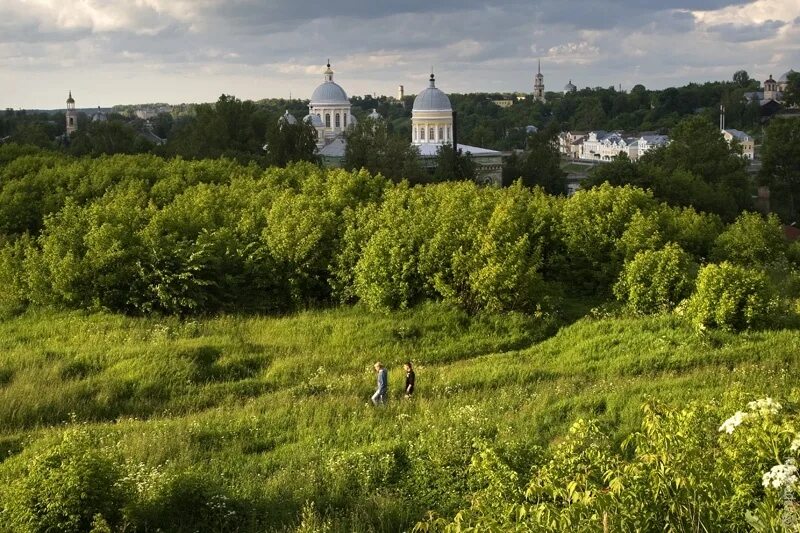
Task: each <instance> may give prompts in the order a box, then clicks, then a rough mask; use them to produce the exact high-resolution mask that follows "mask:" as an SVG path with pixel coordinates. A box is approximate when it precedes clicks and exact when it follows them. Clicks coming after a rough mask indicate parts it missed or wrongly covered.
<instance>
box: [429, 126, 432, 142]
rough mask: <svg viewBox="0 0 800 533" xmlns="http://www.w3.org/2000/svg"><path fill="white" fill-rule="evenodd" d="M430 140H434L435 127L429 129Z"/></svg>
mask: <svg viewBox="0 0 800 533" xmlns="http://www.w3.org/2000/svg"><path fill="white" fill-rule="evenodd" d="M428 140H429V141H432V140H433V128H430V129H429V130H428Z"/></svg>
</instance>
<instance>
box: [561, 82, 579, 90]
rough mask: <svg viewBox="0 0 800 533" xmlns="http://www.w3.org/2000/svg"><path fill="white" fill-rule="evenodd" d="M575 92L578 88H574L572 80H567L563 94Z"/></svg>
mask: <svg viewBox="0 0 800 533" xmlns="http://www.w3.org/2000/svg"><path fill="white" fill-rule="evenodd" d="M577 90H578V88H577V87H575V85H573V84H572V80H569V83H568V84H566V85H564V92H565V93H574V92H575V91H577Z"/></svg>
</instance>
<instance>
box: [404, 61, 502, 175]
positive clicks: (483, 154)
mask: <svg viewBox="0 0 800 533" xmlns="http://www.w3.org/2000/svg"><path fill="white" fill-rule="evenodd" d="M455 136H456V132H455V130H454V124H453V107H452V106H451V105H450V98H448V96H447V95H446V94H445V93H444V92H443V91H442V90H441V89H438V88H437V87H436V78H435V77H434V75H433V73H431V77H430V81H429V84H428V87H427V88H426V89H425V90H423V91H421V92H420V93H419V94H418V95H417V97H416V98H415V99H414V107H413V108H412V111H411V144H413V145H414V146H416V147H417V148H418V149H419V153H420V157H421V158H422V162H423V166H425V167H426V168H428V169H432V168H433V165H435V162H436V156H437V154H438V152H439V149H441V148H442V146H445V145H448V144H452V145H454V148H456V149H457V150H461V151H462V152H463V153H465V154H470V156H471V157H472V160H473V161H475V163H476V166H477V180H478V181H479V182H480V183H490V184H496V185H500V184H501V183H502V172H503V157H502V154H501V153H500V152H498V151H496V150H490V149H488V148H480V147H477V146H468V145H465V144H459V143H458V140H457V139H456V138H455Z"/></svg>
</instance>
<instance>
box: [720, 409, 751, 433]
mask: <svg viewBox="0 0 800 533" xmlns="http://www.w3.org/2000/svg"><path fill="white" fill-rule="evenodd" d="M749 416H750V415H749V414H748V413H743V412H742V411H736V414H734V415H733V416H732V417H730V418H729V419H727V420H726V421H725V422H723V423H722V425H721V426H720V427H719V431H724V432H725V433H728V434H730V433H733V430H734V429H736V427H737V426H739V425H740V424H741V423H742V422H744V421H745V420H747V418H748V417H749Z"/></svg>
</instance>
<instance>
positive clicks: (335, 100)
mask: <svg viewBox="0 0 800 533" xmlns="http://www.w3.org/2000/svg"><path fill="white" fill-rule="evenodd" d="M349 103H350V100H348V99H347V93H345V92H344V89H342V88H341V87H340V86H339V84H338V83H336V82H334V81H326V82H325V83H323V84H322V85H320V86H319V87H317V88H316V89H314V93H313V94H312V95H311V105H317V104H349Z"/></svg>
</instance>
